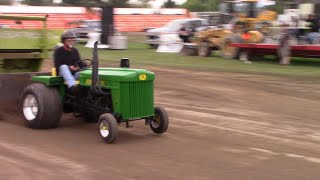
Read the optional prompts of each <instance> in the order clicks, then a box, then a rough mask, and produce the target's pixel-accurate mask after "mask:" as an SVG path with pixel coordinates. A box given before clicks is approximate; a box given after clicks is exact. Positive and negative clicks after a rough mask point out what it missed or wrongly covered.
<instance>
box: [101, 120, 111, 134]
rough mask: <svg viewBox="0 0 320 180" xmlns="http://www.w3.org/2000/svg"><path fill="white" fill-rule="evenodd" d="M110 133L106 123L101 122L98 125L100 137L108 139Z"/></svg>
mask: <svg viewBox="0 0 320 180" xmlns="http://www.w3.org/2000/svg"><path fill="white" fill-rule="evenodd" d="M109 133H110V131H109V125H108V123H107V122H104V121H102V122H101V123H100V134H101V136H102V137H104V138H106V137H108V135H109Z"/></svg>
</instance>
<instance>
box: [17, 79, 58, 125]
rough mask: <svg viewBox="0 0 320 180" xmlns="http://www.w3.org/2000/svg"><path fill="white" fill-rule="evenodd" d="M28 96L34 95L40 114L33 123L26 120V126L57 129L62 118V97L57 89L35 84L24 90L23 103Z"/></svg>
mask: <svg viewBox="0 0 320 180" xmlns="http://www.w3.org/2000/svg"><path fill="white" fill-rule="evenodd" d="M28 94H33V95H34V96H35V97H36V98H37V101H38V106H39V112H38V115H37V117H36V118H35V119H34V120H33V121H28V120H26V119H25V123H26V125H27V126H28V127H30V128H33V129H49V128H55V127H57V126H58V124H59V122H60V119H61V116H62V103H61V97H60V95H59V92H58V91H57V89H55V88H53V87H52V88H50V87H48V86H46V85H44V84H41V83H34V84H31V85H29V86H27V87H26V88H25V89H24V91H23V96H22V101H23V100H24V98H25V96H26V95H28Z"/></svg>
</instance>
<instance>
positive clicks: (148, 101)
mask: <svg viewBox="0 0 320 180" xmlns="http://www.w3.org/2000/svg"><path fill="white" fill-rule="evenodd" d="M97 44H98V43H97V42H96V43H95V46H94V50H93V58H92V60H81V61H82V62H84V61H86V64H90V66H91V67H90V66H87V68H85V69H82V70H81V72H80V79H79V87H80V88H79V92H78V93H77V94H74V93H72V92H69V89H68V88H67V86H66V84H65V82H64V80H63V78H62V77H60V76H33V77H32V81H33V83H31V84H30V85H28V86H27V87H26V88H25V89H24V91H23V93H22V111H23V115H24V119H25V120H24V121H25V124H26V125H27V126H28V127H30V128H34V129H49V128H55V127H57V126H58V124H59V121H60V119H61V116H62V114H63V113H71V112H73V113H75V114H76V115H77V116H82V117H83V118H84V119H85V120H86V121H88V122H98V128H99V134H100V136H101V137H102V139H103V141H104V142H105V143H112V142H114V141H115V140H116V139H117V136H118V124H119V123H122V122H125V123H126V127H127V128H128V127H131V126H130V125H129V122H130V121H134V120H145V124H146V125H149V126H150V128H151V130H152V131H153V132H154V133H157V134H162V133H164V132H166V130H167V129H168V125H169V117H168V114H167V112H166V110H165V109H164V108H162V107H154V94H153V93H154V90H153V89H154V87H153V82H154V79H155V74H154V73H153V72H150V71H147V70H142V69H131V68H129V61H128V59H122V60H123V61H121V62H122V63H121V67H120V68H99V63H98V53H97ZM88 62H90V63H88ZM123 62H124V63H123ZM88 67H89V68H88Z"/></svg>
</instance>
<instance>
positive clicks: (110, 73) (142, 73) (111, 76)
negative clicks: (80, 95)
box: [80, 68, 155, 82]
mask: <svg viewBox="0 0 320 180" xmlns="http://www.w3.org/2000/svg"><path fill="white" fill-rule="evenodd" d="M98 73H99V79H100V81H105V82H108V81H114V82H115V81H116V82H137V81H153V80H154V78H155V75H154V73H153V72H150V71H147V70H143V69H131V68H130V69H129V68H99V72H98ZM91 77H92V69H88V70H85V71H83V72H81V74H80V81H81V82H83V81H82V80H88V79H91Z"/></svg>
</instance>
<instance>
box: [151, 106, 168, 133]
mask: <svg viewBox="0 0 320 180" xmlns="http://www.w3.org/2000/svg"><path fill="white" fill-rule="evenodd" d="M168 127H169V116H168V113H167V111H166V110H165V109H164V108H163V107H155V108H154V117H153V119H152V120H151V122H150V128H151V130H152V131H153V132H155V133H157V134H162V133H164V132H166V131H167V129H168Z"/></svg>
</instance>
